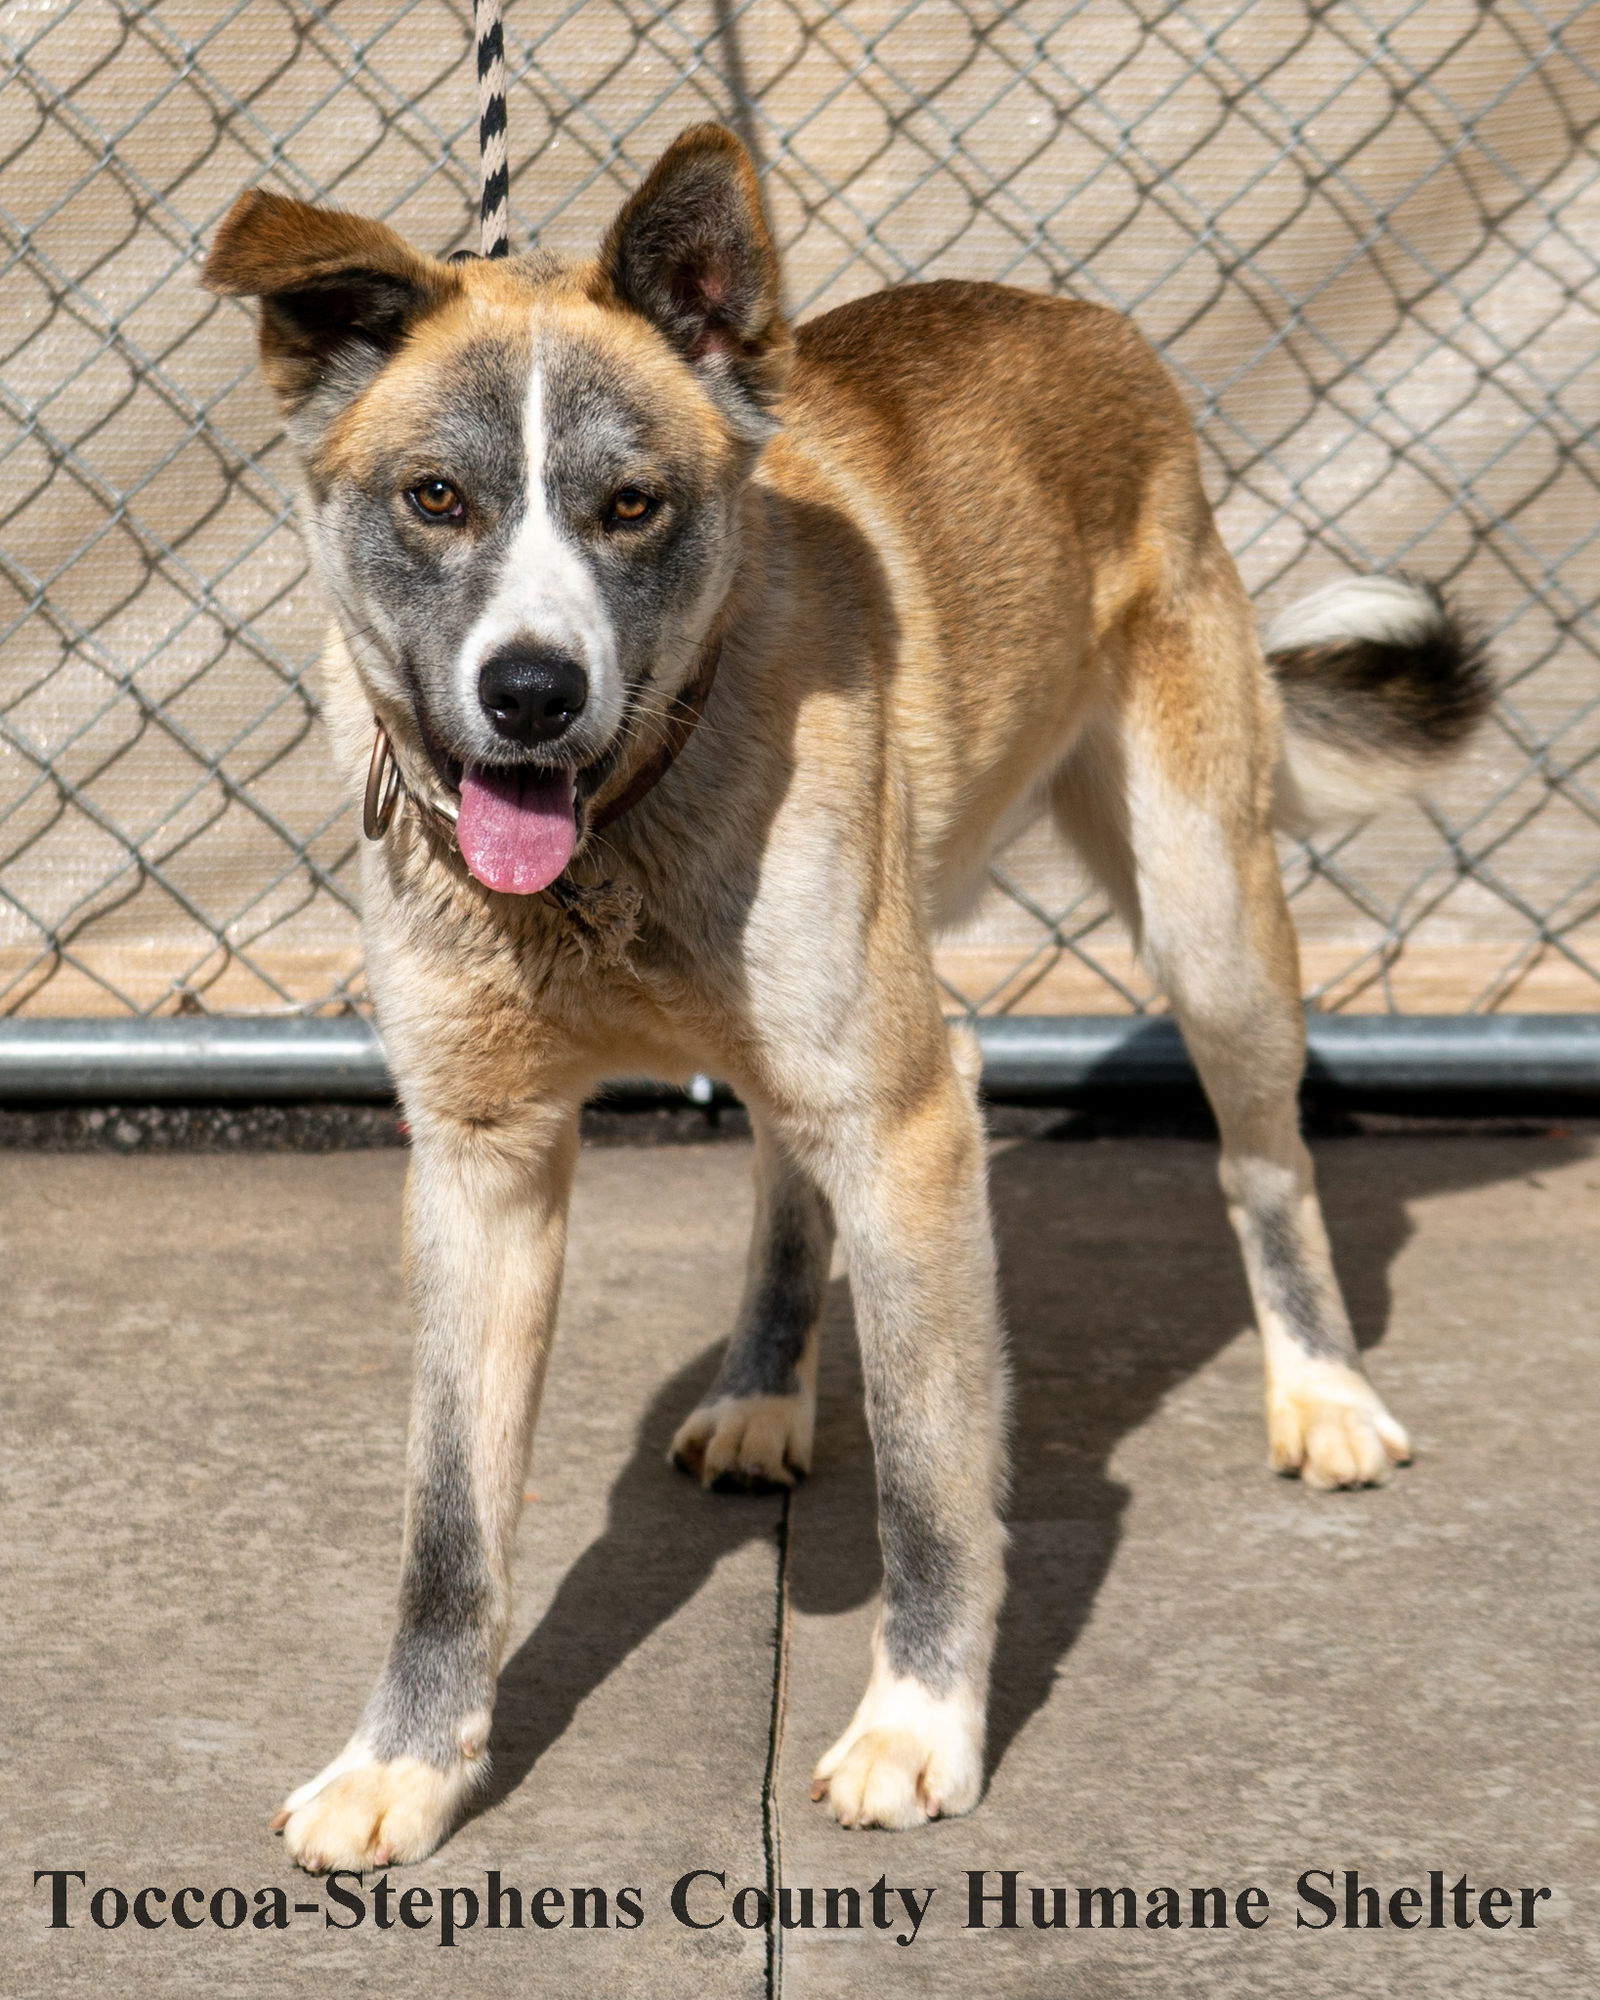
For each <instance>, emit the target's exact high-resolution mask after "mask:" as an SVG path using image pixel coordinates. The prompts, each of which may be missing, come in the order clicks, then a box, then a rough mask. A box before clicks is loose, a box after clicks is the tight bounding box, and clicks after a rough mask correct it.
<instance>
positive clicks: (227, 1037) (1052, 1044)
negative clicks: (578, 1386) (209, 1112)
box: [0, 1014, 1600, 1105]
mask: <svg viewBox="0 0 1600 2000" xmlns="http://www.w3.org/2000/svg"><path fill="white" fill-rule="evenodd" d="M1306 1026H1307V1036H1308V1044H1309V1046H1308V1053H1307V1061H1306V1080H1307V1084H1308V1086H1309V1087H1311V1088H1312V1089H1313V1090H1314V1091H1316V1092H1317V1093H1318V1094H1324V1095H1330V1096H1337V1097H1341V1098H1346V1099H1359V1098H1373V1099H1377V1098H1384V1097H1389V1098H1405V1099H1408V1100H1433V1101H1439V1102H1442V1101H1444V1100H1448V1099H1450V1098H1456V1099H1466V1098H1473V1099H1480V1098H1490V1099H1495V1100H1499V1101H1501V1102H1503V1103H1506V1104H1508V1105H1514V1104H1515V1103H1516V1102H1517V1101H1518V1100H1523V1101H1532V1100H1534V1099H1540V1100H1545V1101H1548V1100H1551V1099H1560V1100H1570V1101H1572V1102H1573V1103H1575V1104H1577V1103H1587V1102H1590V1101H1593V1102H1597V1103H1600V1014H1487V1015H1485V1014H1477V1015H1473V1014H1468V1015H1460V1014H1449V1015H1444V1014H1441V1015H1427V1014H1410V1015H1393V1014H1372V1015H1339V1014H1313V1015H1310V1016H1309V1017H1308V1019H1307V1023H1306ZM973 1027H974V1029H975V1032H976V1034H977V1036H978V1041H979V1044H980V1046H981V1048H982V1051H983V1082H984V1089H985V1091H986V1093H987V1094H988V1096H990V1097H991V1098H993V1099H996V1100H998V1101H1001V1102H1008V1103H1039V1104H1049V1103H1070V1102H1072V1101H1074V1100H1077V1099H1082V1098H1087V1097H1096V1096H1102V1095H1104V1096H1118V1095H1126V1094H1137V1093H1140V1092H1162V1091H1174V1090H1184V1089H1192V1088H1193V1087H1194V1084H1195V1074H1194V1070H1193V1068H1192V1066H1191V1065H1190V1062H1189V1058H1188V1055H1187V1053H1186V1052H1185V1050H1184V1046H1183V1042H1182V1040H1181V1038H1180V1036H1179V1034H1178V1030H1177V1027H1176V1024H1175V1023H1174V1022H1172V1021H1170V1020H1166V1019H1160V1018H1157V1019H1150V1018H1148V1017H1146V1018H1139V1017H1133V1018H1127V1017H1121V1016H1102V1015H1066V1016H1055V1017H1046V1016H997V1017H994V1018H990V1019H984V1020H979V1021H976V1022H974V1023H973ZM392 1094H393V1085H392V1082H391V1080H390V1076H389V1071H388V1066H387V1064H386V1062H385V1059H384V1053H383V1044H382V1042H381V1041H380V1039H379V1037H378V1033H377V1030H376V1029H375V1028H374V1027H373V1025H372V1023H371V1022H370V1021H368V1020H366V1019H364V1018H362V1017H361V1016H358V1015H337V1016H331V1017H328V1018H325V1019H318V1018H305V1017H294V1018H287V1019H273V1018H265V1017H261V1016H236V1017H233V1018H227V1017H223V1016H215V1015H183V1016H179V1017H176V1018H172V1019H164V1020H115V1019H113V1020H14V1021H5V1022H0V1105H40V1104H84V1103H103V1104H113V1103H123V1104H126V1103H185V1102H187V1103H207V1102H232V1103H258V1104H259V1103H283V1102H292V1101H297V1100H298V1101H306V1100H319V1099H320V1100H324V1101H332V1102H340V1101H342V1102H381V1101H383V1100H385V1099H387V1098H389V1097H390V1096H392ZM607 1094H608V1096H609V1097H611V1098H613V1099H627V1098H630V1097H632V1098H655V1099H657V1100H660V1099H662V1098H668V1099H670V1098H673V1097H676V1096H678V1095H679V1094H680V1093H679V1092H678V1090H677V1088H676V1087H675V1086H671V1085H666V1084H655V1083H651V1082H649V1081H648V1080H645V1079H630V1080H627V1081H625V1082H623V1083H620V1084H617V1085H614V1086H612V1088H611V1089H610V1090H609V1091H608V1093H607ZM691 1101H697V1102H703V1101H705V1098H704V1093H703V1092H702V1093H695V1094H694V1095H693V1097H692V1099H691Z"/></svg>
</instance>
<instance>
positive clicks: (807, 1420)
mask: <svg viewBox="0 0 1600 2000" xmlns="http://www.w3.org/2000/svg"><path fill="white" fill-rule="evenodd" d="M816 1416H817V1402H816V1396H815V1394H814V1393H813V1391H812V1390H811V1389H810V1388H809V1386H806V1385H802V1386H801V1388H799V1389H798V1390H797V1391H796V1392H795V1394H794V1395H792V1396H721V1397H718V1399H717V1400H716V1401H715V1402H711V1403H702V1404H701V1406H700V1408H699V1409H698V1410H696V1411H694V1413H693V1414H692V1415H691V1416H689V1417H688V1418H686V1419H685V1421H684V1422H683V1423H682V1424H681V1425H680V1426H679V1428H678V1434H677V1436H676V1437H675V1438H674V1439H673V1440H672V1450H671V1452H670V1454H669V1456H670V1457H671V1460H672V1463H673V1464H674V1465H676V1466H678V1467H679V1468H680V1469H681V1470H682V1471H684V1472H688V1473H691V1474H693V1475H694V1477H696V1478H697V1479H698V1480H699V1481H700V1484H701V1485H702V1486H750V1487H761V1486H792V1485H793V1484H794V1482H795V1479H796V1477H797V1476H798V1475H800V1474H803V1473H807V1472H809V1471H810V1470H811V1439H812V1434H813V1432H814V1430H815V1428H816Z"/></svg>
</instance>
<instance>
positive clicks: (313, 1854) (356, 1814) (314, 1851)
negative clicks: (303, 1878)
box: [272, 1726, 488, 1875]
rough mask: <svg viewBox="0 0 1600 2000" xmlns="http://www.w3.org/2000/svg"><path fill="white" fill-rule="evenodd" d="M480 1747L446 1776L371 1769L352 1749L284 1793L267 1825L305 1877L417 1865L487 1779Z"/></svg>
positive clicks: (418, 1769) (413, 1761)
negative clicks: (338, 1870)
mask: <svg viewBox="0 0 1600 2000" xmlns="http://www.w3.org/2000/svg"><path fill="white" fill-rule="evenodd" d="M473 1733H474V1735H475V1738H476V1740H477V1742H478V1743H479V1745H480V1747H479V1748H478V1750H477V1752H476V1754H475V1755H472V1756H464V1757H463V1758H462V1759H461V1760H460V1761H459V1762H458V1763H457V1764H456V1765H454V1766H453V1767H452V1768H451V1769H450V1770H448V1771H445V1770H440V1769H439V1767H438V1766H437V1765H435V1764H428V1763H425V1762H423V1761H422V1759H420V1758H417V1757H394V1758H390V1759H389V1760H388V1761H387V1762H382V1763H380V1762H378V1761H377V1760H375V1759H374V1758H372V1757H371V1756H370V1755H368V1753H367V1752H366V1751H365V1750H364V1749H362V1748H361V1747H360V1746H359V1745H358V1744H352V1745H351V1746H350V1747H349V1748H348V1749H346V1750H344V1751H341V1753H340V1754H339V1755H338V1756H337V1757H336V1758H335V1759H334V1760H333V1762H332V1763H331V1764H330V1765H329V1766H328V1768H327V1769H326V1770H325V1771H323V1772H322V1773H321V1774H320V1775H319V1776H317V1777H315V1778H313V1779H312V1780H311V1782H310V1783H309V1784H308V1785H302V1786H301V1787H300V1789H299V1790H298V1791H296V1792H291V1793H290V1794H289V1796H288V1798H287V1799H285V1801H284V1803H283V1805H282V1807H281V1808H280V1810H279V1811H278V1813H277V1815H276V1817H275V1818H274V1819H273V1822H272V1826H273V1830H274V1832H281V1833H282V1835H283V1838H284V1844H285V1846H286V1847H287V1848H288V1850H289V1853H290V1855H291V1856H292V1857H293V1859H294V1860H295V1861H297V1862H298V1863H299V1865H300V1866H301V1867H302V1868H304V1869H305V1870H306V1871H307V1873H308V1874H311V1875H324V1874H327V1873H329V1872H330V1871H331V1870H333V1869H335V1868H348V1869H352V1870H354V1871H356V1872H357V1873H359V1872H361V1871H362V1870H364V1869H368V1868H386V1867H388V1866H389V1864H390V1863H391V1862H396V1861H421V1860H423V1859H424V1858H425V1857H426V1856H427V1855H430V1854H431V1853H432V1852H433V1850H434V1849H435V1848H436V1847H437V1846H438V1845H439V1843H440V1842H441V1841H442V1840H444V1839H445V1837H446V1836H447V1835H448V1834H449V1832H450V1830H451V1828H452V1827H453V1826H454V1825H455V1822H456V1818H457V1816H458V1814H459V1813H460V1811H461V1808H462V1806H463V1805H464V1803H465V1802H466V1800H467V1798H468V1797H469V1796H470V1795H471V1793H472V1792H473V1791H474V1790H475V1789H476V1788H477V1786H478V1785H479V1784H480V1783H481V1782H482V1780H483V1779H484V1777H485V1776H486V1775H487V1770H488V1765H487V1761H486V1759H485V1758H484V1756H483V1752H482V1748H481V1743H482V1741H483V1738H484V1737H486V1736H487V1733H488V1732H487V1726H485V1728H484V1730H483V1731H482V1732H481V1733H479V1732H473Z"/></svg>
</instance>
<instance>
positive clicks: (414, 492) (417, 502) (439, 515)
mask: <svg viewBox="0 0 1600 2000" xmlns="http://www.w3.org/2000/svg"><path fill="white" fill-rule="evenodd" d="M406 498H407V499H408V500H409V501H410V502H411V504H412V506H413V507H415V508H416V510H417V512H418V513H419V514H420V515H421V516H422V518H423V519H424V520H425V521H459V520H462V519H464V517H465V515H466V511H467V510H466V506H465V504H464V503H463V501H462V498H461V495H460V494H459V493H458V492H457V491H456V489H455V488H454V487H453V486H452V485H451V484H450V482H449V480H448V479H425V480H423V482H422V484H421V485H420V486H413V487H412V489H411V491H410V492H409V493H408V494H407V495H406Z"/></svg>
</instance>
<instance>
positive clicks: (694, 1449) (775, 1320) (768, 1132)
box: [671, 1106, 833, 1492]
mask: <svg viewBox="0 0 1600 2000" xmlns="http://www.w3.org/2000/svg"><path fill="white" fill-rule="evenodd" d="M751 1122H752V1124H753V1125H754V1127H755V1135H756V1172H755V1179H756V1216H755V1228H754V1231H753V1233H752V1235H751V1239H750V1260H749V1266H748V1269H747V1272H746V1276H745V1286H744V1297H743V1299H742V1300H741V1301H740V1305H739V1317H738V1319H737V1321H736V1322H735V1324H734V1330H733V1334H732V1337H731V1338H730V1340H729V1342H728V1346H727V1351H726V1352H725V1353H724V1355H723V1358H722V1366H721V1368H720V1369H719V1370H718V1373H717V1379H716V1381H715V1383H714V1384H713V1385H712V1388H711V1392H710V1394H709V1395H708V1396H707V1397H706V1399H705V1401H704V1402H703V1403H701V1405H700V1406H699V1408H698V1409H697V1410H695V1411H693V1412H692V1413H691V1414H690V1416H689V1417H687V1418H686V1419H685V1421H684V1422H683V1424H682V1425H681V1426H680V1427H679V1430H678V1434H677V1436H676V1437H674V1439H673V1440H672V1450H671V1457H672V1462H673V1463H674V1464H675V1465H677V1466H679V1467H680V1468H681V1469H682V1470H683V1471H685V1472H688V1473H692V1474H694V1475H695V1476H696V1477H698V1478H699V1479H700V1481H701V1482H702V1483H703V1484H704V1485H706V1486H714V1487H716V1488H718V1489H719V1490H723V1491H726V1490H728V1489H730V1488H745V1489H747V1490H750V1491H756V1492H759V1491H761V1490H762V1489H763V1488H767V1487H771V1486H792V1485H793V1484H794V1482H795V1479H796V1477H797V1476H798V1475H800V1474H803V1473H806V1472H809V1471H810V1470H811V1439H812V1432H813V1429H814V1427H815V1423H816V1409H817V1336H818V1324H819V1321H820V1320H821V1317H822V1306H823V1299H824V1296H825V1294H826V1290H827V1284H828V1263H829V1258H830V1256H831V1254H832V1251H833V1218H832V1216H831V1215H830V1214H829V1211H828V1204H827V1203H826V1202H825V1201H824V1200H823V1198H822V1196H821V1194H820V1193H819V1192H818V1189H817V1186H816V1183H815V1182H814V1181H813V1180H812V1179H811V1178H810V1176H809V1175H807V1174H806V1173H805V1172H804V1171H803V1169H802V1168H801V1167H800V1166H798V1165H797V1164H796V1162H795V1161H794V1160H793V1159H792V1158H791V1156H790V1155H789V1154H788V1153H787V1152H786V1151H785V1149H784V1147H783V1145H782V1144H781V1142H780V1141H779V1139H778V1137H777V1135H776V1133H775V1132H774V1131H773V1129H772V1126H771V1123H770V1121H769V1120H768V1119H767V1118H766V1117H765V1116H764V1115H763V1114H762V1113H761V1111H760V1110H759V1109H758V1108H756V1107H754V1106H752V1109H751Z"/></svg>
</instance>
